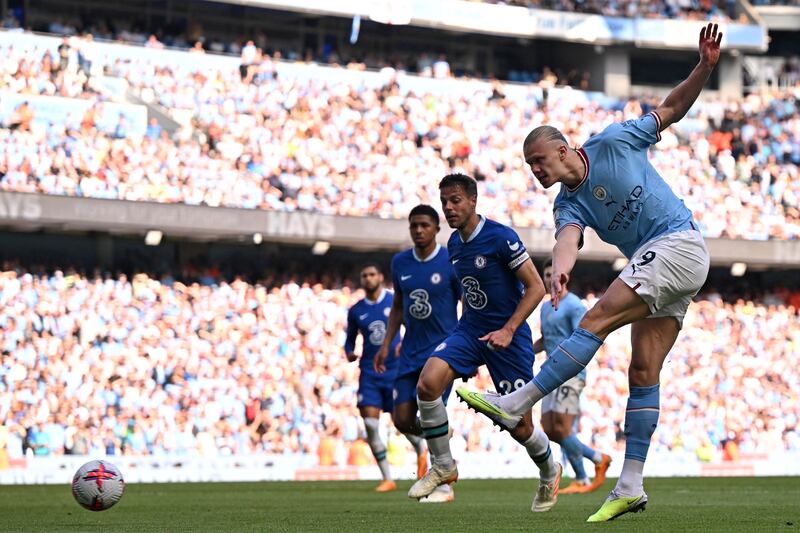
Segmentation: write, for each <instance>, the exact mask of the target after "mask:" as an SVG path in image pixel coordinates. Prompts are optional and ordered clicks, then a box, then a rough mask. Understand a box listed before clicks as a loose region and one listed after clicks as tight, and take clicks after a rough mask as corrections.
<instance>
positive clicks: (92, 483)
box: [72, 461, 125, 511]
mask: <svg viewBox="0 0 800 533" xmlns="http://www.w3.org/2000/svg"><path fill="white" fill-rule="evenodd" d="M123 492H125V481H124V480H123V479H122V474H121V473H120V471H119V469H118V468H117V467H116V466H114V465H112V464H111V463H109V462H108V461H89V462H88V463H86V464H85V465H83V466H82V467H80V468H79V469H78V471H77V472H75V475H74V476H73V477H72V495H73V496H74V497H75V501H77V502H78V503H79V504H80V505H81V507H84V508H86V509H89V510H90V511H105V510H106V509H108V508H110V507H112V506H113V505H114V504H115V503H117V502H118V501H119V500H120V498H122V493H123Z"/></svg>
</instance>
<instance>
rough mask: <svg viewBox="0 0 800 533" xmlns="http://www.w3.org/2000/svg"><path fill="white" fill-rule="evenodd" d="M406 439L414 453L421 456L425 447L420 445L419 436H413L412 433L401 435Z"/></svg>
mask: <svg viewBox="0 0 800 533" xmlns="http://www.w3.org/2000/svg"><path fill="white" fill-rule="evenodd" d="M403 435H405V436H406V438H407V439H408V442H410V443H411V445H412V446H413V447H414V451H415V452H417V455H419V454H421V453H422V452H423V451H425V447H424V446H423V445H422V441H423V438H422V437H420V436H419V435H414V434H413V433H403Z"/></svg>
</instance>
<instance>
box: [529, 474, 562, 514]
mask: <svg viewBox="0 0 800 533" xmlns="http://www.w3.org/2000/svg"><path fill="white" fill-rule="evenodd" d="M556 468H558V473H556V477H555V478H553V479H552V480H550V481H544V480H541V479H540V480H539V489H538V490H537V491H536V496H535V497H534V498H533V504H532V505H531V511H533V512H534V513H544V512H545V511H549V510H550V509H552V508H553V506H554V505H555V504H556V501H557V500H558V484H559V483H561V472H562V471H563V468H562V466H561V464H556Z"/></svg>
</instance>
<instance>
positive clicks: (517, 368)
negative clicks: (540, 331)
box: [431, 328, 535, 394]
mask: <svg viewBox="0 0 800 533" xmlns="http://www.w3.org/2000/svg"><path fill="white" fill-rule="evenodd" d="M431 356H432V357H438V358H439V359H442V360H443V361H445V362H447V364H448V365H450V368H452V369H453V370H454V371H455V372H456V374H459V375H460V376H462V377H465V378H467V377H470V376H472V375H474V374H475V372H476V371H477V370H478V367H479V366H481V365H486V368H487V369H488V370H489V376H491V378H492V382H494V386H495V389H497V392H499V393H500V394H508V393H510V392H512V391H515V390H517V389H519V388H521V387H522V386H523V385H525V384H526V383H527V382H529V381H530V380H532V379H533V361H534V358H535V355H534V353H533V339H532V338H531V335H530V330H528V329H527V328H526V329H525V330H523V331H517V333H516V334H514V339H513V340H512V341H511V345H510V346H509V347H508V348H506V349H505V350H492V349H491V348H489V346H488V345H487V344H486V343H485V342H481V341H479V340H478V336H477V335H472V334H470V333H467V332H465V331H463V330H459V329H457V330H456V331H455V332H453V334H452V335H450V336H449V337H448V338H447V339H445V341H444V342H443V343H441V344H440V345H439V346H437V347H436V350H434V352H433V353H432V354H431Z"/></svg>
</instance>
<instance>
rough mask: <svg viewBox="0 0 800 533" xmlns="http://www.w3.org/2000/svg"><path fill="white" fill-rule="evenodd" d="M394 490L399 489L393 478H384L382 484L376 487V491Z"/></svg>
mask: <svg viewBox="0 0 800 533" xmlns="http://www.w3.org/2000/svg"><path fill="white" fill-rule="evenodd" d="M393 490H397V483H395V482H394V481H392V480H391V479H384V480H383V481H381V483H380V485H378V486H377V487H375V492H392V491H393Z"/></svg>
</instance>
